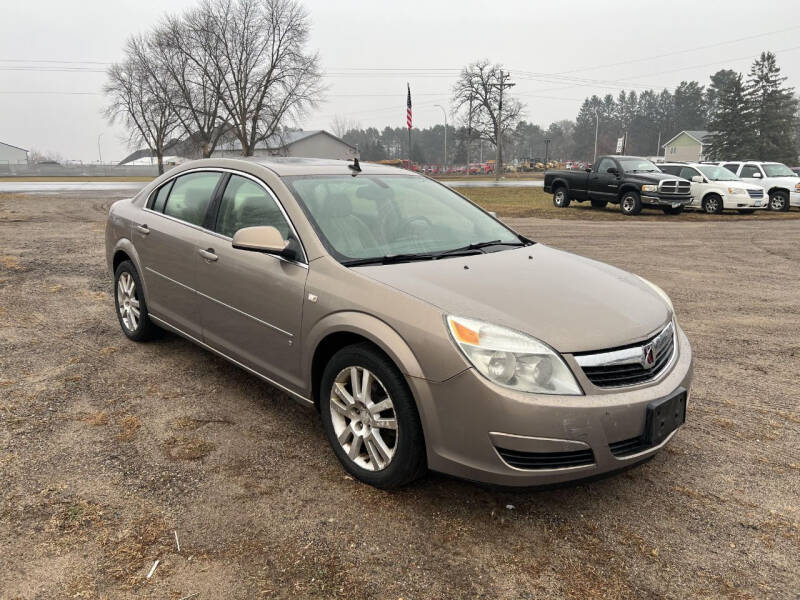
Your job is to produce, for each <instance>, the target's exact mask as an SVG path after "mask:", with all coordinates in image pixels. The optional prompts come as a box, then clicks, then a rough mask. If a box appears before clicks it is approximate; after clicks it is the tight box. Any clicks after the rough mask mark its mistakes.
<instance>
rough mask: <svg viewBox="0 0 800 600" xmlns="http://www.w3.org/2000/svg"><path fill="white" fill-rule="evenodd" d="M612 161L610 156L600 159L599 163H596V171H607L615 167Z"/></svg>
mask: <svg viewBox="0 0 800 600" xmlns="http://www.w3.org/2000/svg"><path fill="white" fill-rule="evenodd" d="M615 166H616V165H615V164H614V161H613V160H611V159H610V158H603V159H601V160H600V164H599V165H597V172H598V173H607V172H608V170H609V169H611V168H613V167H615Z"/></svg>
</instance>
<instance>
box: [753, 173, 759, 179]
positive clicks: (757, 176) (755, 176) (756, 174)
mask: <svg viewBox="0 0 800 600" xmlns="http://www.w3.org/2000/svg"><path fill="white" fill-rule="evenodd" d="M753 178H754V179H761V173H760V172H758V171H756V172H755V173H753Z"/></svg>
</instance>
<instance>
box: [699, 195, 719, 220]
mask: <svg viewBox="0 0 800 600" xmlns="http://www.w3.org/2000/svg"><path fill="white" fill-rule="evenodd" d="M702 206H703V212H704V213H706V214H707V215H719V214H721V213H722V198H720V197H719V196H718V195H717V194H709V195H708V196H706V197H705V198H703V203H702Z"/></svg>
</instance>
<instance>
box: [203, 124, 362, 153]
mask: <svg viewBox="0 0 800 600" xmlns="http://www.w3.org/2000/svg"><path fill="white" fill-rule="evenodd" d="M241 155H242V144H241V142H239V140H236V139H234V140H231V141H228V142H221V143H220V144H218V145H217V148H216V150H214V152H213V154H212V156H213V157H215V158H223V157H224V158H236V157H237V156H241ZM253 155H254V156H296V157H304V158H333V159H340V160H349V159H352V158H354V157H357V156H358V149H357V148H356V147H355V146H351V145H350V144H348V143H347V142H345V141H344V140H342V139H340V138H338V137H336V136H335V135H333V134H332V133H328V132H327V131H324V130H322V129H316V130H313V131H286V132H283V133H281V134H276V135H273V136H271V137H269V138H267V139H266V140H264V141H262V142H258V143H257V144H256V147H255V150H254V152H253Z"/></svg>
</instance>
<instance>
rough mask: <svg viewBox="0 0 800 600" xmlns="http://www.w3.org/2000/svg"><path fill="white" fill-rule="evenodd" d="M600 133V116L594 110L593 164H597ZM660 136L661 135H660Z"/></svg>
mask: <svg viewBox="0 0 800 600" xmlns="http://www.w3.org/2000/svg"><path fill="white" fill-rule="evenodd" d="M599 131H600V114H599V113H598V112H597V109H596V108H595V109H594V159H593V160H592V164H594V163H596V162H597V134H598V132H599ZM659 135H660V134H659Z"/></svg>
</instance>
